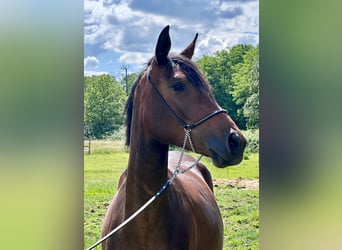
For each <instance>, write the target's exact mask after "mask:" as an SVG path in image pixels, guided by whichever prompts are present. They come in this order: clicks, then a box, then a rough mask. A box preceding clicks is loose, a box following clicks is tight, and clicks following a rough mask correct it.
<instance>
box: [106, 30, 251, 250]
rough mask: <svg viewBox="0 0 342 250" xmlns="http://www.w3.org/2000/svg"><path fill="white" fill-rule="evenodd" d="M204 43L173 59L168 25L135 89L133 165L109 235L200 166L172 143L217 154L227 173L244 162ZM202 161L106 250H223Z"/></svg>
mask: <svg viewBox="0 0 342 250" xmlns="http://www.w3.org/2000/svg"><path fill="white" fill-rule="evenodd" d="M197 37H198V34H196V36H195V39H194V40H193V41H192V42H191V43H190V44H189V46H188V47H186V48H185V49H184V50H183V51H182V52H181V53H180V54H173V53H170V49H171V39H170V35H169V26H166V27H165V28H164V29H163V30H162V31H161V33H160V35H159V37H158V41H157V45H156V48H155V54H154V56H153V57H152V59H150V60H149V61H148V63H147V66H146V69H144V70H143V71H142V72H141V74H140V75H139V76H138V78H137V80H136V81H135V83H134V85H133V87H132V91H131V94H130V96H129V97H128V100H127V103H126V108H125V112H126V126H127V129H126V145H127V146H129V147H130V148H129V152H130V153H129V160H128V167H127V169H126V170H125V171H124V172H123V174H122V175H121V177H120V179H119V184H118V190H117V193H116V194H115V196H114V198H113V199H112V201H111V203H110V205H109V207H108V210H107V213H106V215H105V219H104V224H103V228H102V235H103V236H104V235H106V234H108V233H109V232H110V231H111V230H112V229H113V228H115V227H117V226H118V225H119V224H120V223H122V222H123V221H124V220H125V219H126V218H127V217H129V216H130V215H132V214H133V213H134V212H135V211H136V210H138V209H139V208H140V207H141V206H142V205H143V204H144V203H145V202H146V201H147V200H148V199H149V198H150V197H152V196H153V195H154V194H155V193H156V192H157V191H158V190H159V189H160V187H161V186H162V185H163V184H164V183H165V182H166V181H167V180H168V179H169V178H171V177H172V176H173V175H174V172H175V171H176V170H177V169H178V170H180V169H183V168H185V167H186V166H188V165H189V162H195V158H194V157H192V156H190V155H188V154H184V155H183V152H170V153H169V152H168V150H169V145H176V146H180V147H182V145H184V148H185V149H188V150H195V151H196V152H197V153H199V154H202V155H205V156H209V157H211V158H212V161H213V163H214V165H215V166H217V167H219V168H222V167H226V166H231V165H236V164H238V163H240V162H241V161H242V158H243V151H244V148H245V146H246V139H245V138H244V136H243V135H242V133H241V131H240V130H239V128H238V127H237V125H236V124H235V122H234V121H233V120H232V119H231V118H230V116H229V115H228V114H227V112H226V111H225V110H224V109H222V108H221V107H220V106H219V104H218V103H217V102H216V100H215V99H214V97H213V94H212V92H211V89H210V85H209V83H208V81H207V80H206V78H205V77H204V75H203V74H202V73H201V72H200V70H199V68H198V67H197V65H196V64H195V63H194V62H193V61H192V60H191V58H192V56H193V53H194V49H195V43H196V40H197ZM184 131H185V132H184ZM184 133H185V134H187V135H188V136H187V137H186V136H185V137H184ZM186 138H187V139H188V140H186ZM181 156H183V158H182V162H181V163H180V165H179V166H178V167H177V162H178V161H179V158H180V157H181ZM195 163H196V164H195V167H193V168H191V169H188V170H189V171H187V172H186V173H184V174H179V175H178V176H177V178H174V181H173V183H172V184H171V185H170V186H169V187H168V189H167V190H166V191H165V192H164V193H163V194H162V195H160V197H159V198H158V199H156V200H155V201H154V203H152V204H151V205H150V206H149V207H147V208H146V209H145V210H144V211H143V212H142V213H141V214H139V215H138V216H137V217H136V218H135V219H134V220H132V221H131V222H130V223H128V224H127V225H126V226H125V227H123V228H122V229H120V230H119V231H118V232H116V233H115V234H113V235H112V236H111V237H110V238H108V239H106V240H105V241H104V242H102V249H105V250H110V249H119V250H122V249H124V250H125V249H126V250H136V249H138V250H149V249H150V250H156V249H158V250H170V249H173V250H175V249H177V250H195V249H196V250H208V249H209V250H219V249H222V247H223V222H222V218H221V214H220V210H219V208H218V205H217V203H216V200H215V197H214V192H213V183H212V178H211V175H210V172H209V170H208V169H207V168H206V166H205V165H204V164H203V163H201V162H195Z"/></svg>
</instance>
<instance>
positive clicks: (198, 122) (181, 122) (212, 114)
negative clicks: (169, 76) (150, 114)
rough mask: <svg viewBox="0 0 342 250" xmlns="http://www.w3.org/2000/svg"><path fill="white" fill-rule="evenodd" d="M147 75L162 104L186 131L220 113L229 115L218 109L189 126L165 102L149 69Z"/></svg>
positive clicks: (225, 111)
mask: <svg viewBox="0 0 342 250" xmlns="http://www.w3.org/2000/svg"><path fill="white" fill-rule="evenodd" d="M146 75H147V80H148V82H149V83H150V84H151V85H152V87H153V89H154V90H155V92H156V93H157V94H158V96H159V97H160V99H161V100H162V102H163V103H164V105H165V106H166V107H167V109H168V110H169V111H170V112H171V113H172V114H173V115H174V116H175V117H176V119H177V121H178V122H179V124H180V125H181V126H182V127H183V128H184V129H185V130H189V131H191V129H193V128H195V127H197V126H198V125H200V124H201V123H203V122H205V121H207V120H209V119H210V118H212V117H213V116H215V115H217V114H219V113H226V114H228V112H227V110H225V109H218V110H215V111H213V112H211V113H210V114H208V115H206V116H204V117H203V118H201V119H199V120H198V121H197V122H194V123H192V124H187V123H186V122H185V121H184V120H183V119H182V118H180V117H179V115H177V114H176V112H175V111H174V110H173V109H172V108H171V107H170V105H169V104H168V103H167V101H166V100H165V98H164V97H163V96H162V94H161V93H160V92H159V90H158V89H157V88H156V86H155V85H154V84H153V82H152V80H151V76H150V69H148V70H147V71H146Z"/></svg>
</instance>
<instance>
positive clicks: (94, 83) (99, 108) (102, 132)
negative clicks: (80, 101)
mask: <svg viewBox="0 0 342 250" xmlns="http://www.w3.org/2000/svg"><path fill="white" fill-rule="evenodd" d="M125 101H126V94H125V89H123V88H122V87H121V86H119V84H118V83H117V81H116V80H115V79H114V78H113V77H112V76H109V75H101V76H91V77H85V78H84V128H85V131H84V135H85V136H86V137H95V138H97V139H101V138H104V137H105V136H106V135H109V134H110V133H112V132H113V131H114V130H115V129H118V128H119V127H120V126H121V125H122V124H123V110H124V105H125Z"/></svg>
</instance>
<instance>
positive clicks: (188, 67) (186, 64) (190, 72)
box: [125, 55, 211, 147]
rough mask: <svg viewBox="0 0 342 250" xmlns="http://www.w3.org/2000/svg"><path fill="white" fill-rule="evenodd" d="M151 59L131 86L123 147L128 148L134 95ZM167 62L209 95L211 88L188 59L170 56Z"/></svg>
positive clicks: (127, 103)
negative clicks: (176, 67)
mask: <svg viewBox="0 0 342 250" xmlns="http://www.w3.org/2000/svg"><path fill="white" fill-rule="evenodd" d="M152 60H153V58H151V59H150V60H149V61H148V63H147V66H146V68H145V69H144V70H143V71H142V72H141V73H140V74H139V76H138V78H137V79H136V80H135V82H134V83H133V86H132V90H131V93H130V95H129V97H128V99H127V102H126V106H125V115H126V121H125V125H126V142H125V145H126V146H127V147H128V146H129V143H130V140H131V125H132V113H133V105H134V94H135V90H136V87H137V85H138V84H139V82H140V81H141V78H142V76H143V74H144V72H145V71H146V70H147V68H148V66H150V65H151V63H152ZM169 62H172V63H174V64H177V65H179V67H180V68H181V70H182V71H183V73H184V74H185V76H186V77H187V79H188V81H189V82H190V83H192V85H193V86H194V87H196V88H197V89H199V88H205V89H206V90H207V91H209V93H210V95H211V88H210V85H209V83H208V82H207V80H206V79H205V78H204V77H203V75H202V73H201V71H200V70H199V68H198V66H197V65H196V64H195V63H194V62H193V61H191V60H190V59H188V58H186V57H184V56H181V55H170V57H169ZM172 63H168V65H169V67H168V69H167V70H168V71H169V72H172Z"/></svg>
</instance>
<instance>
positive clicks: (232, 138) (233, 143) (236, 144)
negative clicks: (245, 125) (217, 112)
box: [228, 132, 241, 153]
mask: <svg viewBox="0 0 342 250" xmlns="http://www.w3.org/2000/svg"><path fill="white" fill-rule="evenodd" d="M228 145H229V148H230V150H231V152H232V153H237V152H238V150H239V148H240V145H241V138H240V137H239V135H238V133H237V132H232V133H230V135H229V137H228Z"/></svg>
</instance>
